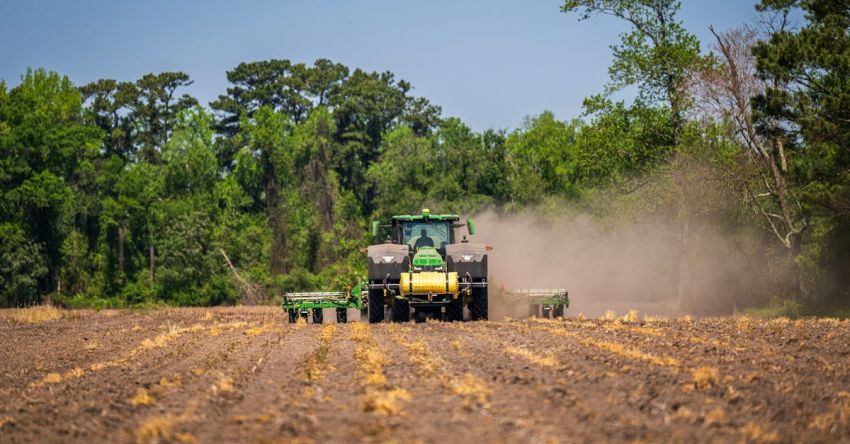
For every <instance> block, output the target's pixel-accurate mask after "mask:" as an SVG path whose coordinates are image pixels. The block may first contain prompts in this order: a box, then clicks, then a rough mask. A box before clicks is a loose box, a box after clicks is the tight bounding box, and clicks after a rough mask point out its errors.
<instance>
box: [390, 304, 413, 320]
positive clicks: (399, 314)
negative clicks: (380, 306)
mask: <svg viewBox="0 0 850 444" xmlns="http://www.w3.org/2000/svg"><path fill="white" fill-rule="evenodd" d="M392 317H393V322H410V302H408V301H403V300H401V299H396V300H395V301H394V302H393V308H392Z"/></svg>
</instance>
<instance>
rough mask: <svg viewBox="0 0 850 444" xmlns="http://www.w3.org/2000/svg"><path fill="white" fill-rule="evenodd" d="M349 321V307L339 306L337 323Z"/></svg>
mask: <svg viewBox="0 0 850 444" xmlns="http://www.w3.org/2000/svg"><path fill="white" fill-rule="evenodd" d="M346 322H348V309H347V308H337V309H336V323H337V324H345V323H346Z"/></svg>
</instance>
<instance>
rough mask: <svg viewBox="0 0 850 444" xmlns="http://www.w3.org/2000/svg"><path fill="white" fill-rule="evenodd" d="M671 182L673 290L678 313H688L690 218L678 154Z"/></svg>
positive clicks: (675, 155) (690, 306) (689, 302)
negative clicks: (673, 204)
mask: <svg viewBox="0 0 850 444" xmlns="http://www.w3.org/2000/svg"><path fill="white" fill-rule="evenodd" d="M673 159H674V161H673V168H674V170H673V181H674V184H675V187H676V224H675V229H676V234H675V236H676V275H675V278H674V284H673V285H674V290H675V294H676V299H677V301H678V303H679V311H681V312H688V311H690V310H692V309H693V303H692V302H693V301H691V295H690V290H691V288H690V271H691V269H690V251H689V242H688V239H689V236H690V228H691V227H690V218H689V215H688V204H687V197H686V196H685V185H686V184H685V177H684V173H683V171H682V166H681V157H680V155H679V154H678V153H676V154H674V157H673Z"/></svg>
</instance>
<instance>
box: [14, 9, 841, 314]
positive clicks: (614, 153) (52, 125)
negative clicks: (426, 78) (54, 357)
mask: <svg viewBox="0 0 850 444" xmlns="http://www.w3.org/2000/svg"><path fill="white" fill-rule="evenodd" d="M678 8H679V5H678V2H675V1H661V2H658V1H637V2H634V1H629V2H626V1H616V0H569V1H567V2H566V3H565V4H564V6H563V8H562V10H563V12H567V13H574V12H577V13H579V14H580V18H587V17H590V16H594V15H596V14H609V15H613V16H615V17H619V18H620V19H623V20H625V21H626V22H627V23H628V24H629V25H630V26H632V31H631V33H627V34H624V36H623V37H622V41H621V42H620V43H619V44H617V45H615V46H614V47H613V49H614V62H613V64H612V66H611V69H610V73H611V82H610V83H609V85H608V86H607V87H606V90H605V92H604V93H603V94H600V95H597V96H593V97H590V98H588V99H587V100H586V102H585V110H586V113H585V115H583V116H579V118H577V119H575V120H572V121H567V122H563V121H559V120H557V119H556V118H555V117H554V115H553V114H552V113H549V112H544V113H542V114H540V115H539V116H536V117H532V118H528V119H527V120H526V121H525V122H524V124H523V125H522V126H521V127H520V128H518V129H516V130H513V131H504V130H487V131H484V132H476V131H473V130H472V129H470V128H469V127H468V126H466V125H465V124H464V123H463V122H462V121H461V120H460V119H457V118H446V117H445V116H443V115H442V112H441V110H440V108H439V107H438V106H436V105H434V104H432V103H430V102H429V101H428V100H427V99H426V98H422V97H416V96H415V95H414V94H413V93H412V86H411V85H410V84H409V83H408V82H405V81H403V80H398V79H396V77H395V76H394V75H393V74H392V73H390V72H383V73H380V72H366V71H363V70H360V69H354V70H352V69H350V68H349V67H346V66H343V65H341V64H338V63H334V62H332V61H329V60H325V59H320V60H317V61H315V62H314V63H313V64H312V65H306V64H301V63H293V62H290V61H287V60H267V61H259V62H251V63H242V64H240V65H239V66H237V67H236V68H234V69H233V70H231V71H228V72H227V78H228V81H229V82H230V87H229V88H228V89H227V91H226V93H225V94H222V95H221V96H219V98H218V99H217V100H215V101H213V102H212V103H210V104H209V106H208V107H202V106H200V105H199V103H198V101H197V100H196V99H195V98H193V97H191V96H190V95H188V94H186V93H185V91H186V89H187V88H186V87H187V86H189V85H191V83H192V81H191V79H190V77H189V75H187V74H185V73H181V72H166V73H159V74H148V75H145V76H143V77H142V78H140V79H138V80H136V81H133V82H123V81H117V80H113V79H102V80H99V81H96V82H93V83H91V84H88V85H82V86H77V85H73V84H72V83H71V82H70V81H69V80H68V79H67V78H66V77H63V76H61V75H59V74H57V73H54V72H48V71H45V70H40V69H39V70H29V71H27V73H26V74H24V75H23V76H22V78H21V81H20V83H19V84H18V85H16V86H14V87H12V88H7V87H6V85H5V83H0V149H2V153H0V192H2V204H0V263H2V264H3V267H2V269H0V304H3V305H5V306H19V305H27V304H33V303H38V302H40V301H42V300H44V299H45V298H47V297H50V298H51V299H52V300H53V301H55V302H60V303H63V304H65V305H69V306H82V305H95V306H126V305H145V304H155V303H169V304H180V305H209V304H230V303H235V302H237V301H239V300H240V299H242V300H243V301H254V300H256V299H258V298H259V299H262V298H264V297H266V298H267V297H273V296H274V295H276V294H278V293H279V292H281V291H284V290H288V289H307V288H326V289H338V288H340V287H342V286H345V285H348V284H350V283H352V282H354V280H355V279H356V277H357V276H361V275H362V274H363V271H364V266H365V265H364V263H363V260H362V253H360V251H359V249H360V248H361V247H363V246H365V245H366V244H367V243H368V240H369V239H368V234H367V226H368V221H369V220H371V219H385V218H387V217H388V216H390V215H392V214H395V213H402V212H410V211H417V210H418V209H419V208H422V207H425V206H430V207H431V208H435V209H439V210H440V211H446V212H448V211H454V212H461V213H472V212H475V211H478V210H482V209H485V208H495V209H497V211H505V212H513V211H523V210H524V209H528V208H534V209H536V210H540V211H542V212H544V213H547V212H548V213H549V214H552V213H557V212H558V211H560V210H559V209H560V208H561V207H563V206H570V207H572V208H580V209H581V210H582V211H584V212H587V213H589V214H592V215H593V216H594V217H596V218H598V220H599V221H600V223H611V221H612V220H616V221H617V223H634V222H639V221H640V220H645V219H649V218H652V219H654V220H657V219H658V218H659V216H661V219H663V220H666V221H668V223H669V226H670V228H671V233H673V235H674V237H675V240H676V242H677V243H678V245H679V246H680V248H679V250H678V251H679V256H678V259H677V261H678V265H677V266H678V269H679V278H678V279H677V281H676V282H674V283H673V285H674V286H675V287H676V289H675V291H676V292H678V294H679V295H680V297H681V298H688V297H689V296H688V294H689V292H690V289H691V286H692V285H694V284H693V282H695V281H696V279H694V278H693V275H694V274H696V273H697V272H698V270H695V269H694V268H695V267H694V265H693V264H694V263H695V262H694V261H693V258H692V257H693V256H694V255H696V254H698V251H697V250H695V249H694V248H693V247H692V246H691V245H692V243H689V239H691V238H692V236H694V233H698V232H699V231H700V230H701V229H703V228H704V227H706V226H711V227H713V228H717V227H725V228H726V229H727V230H728V231H729V232H746V233H748V234H750V235H752V236H755V238H756V239H758V242H754V243H752V244H747V245H741V249H742V250H746V253H747V254H749V255H751V256H752V257H754V258H756V263H758V264H759V265H760V266H761V267H760V268H758V269H753V273H757V275H754V276H753V277H752V278H753V280H763V281H766V282H768V284H769V285H767V286H760V287H759V288H766V289H767V290H766V291H764V292H762V293H760V294H758V295H755V296H752V297H749V299H748V300H749V301H751V302H754V303H764V302H766V301H767V300H768V299H770V298H779V299H782V300H785V299H791V300H796V301H804V302H808V303H811V304H812V305H815V304H817V305H832V306H841V305H842V304H843V305H844V306H846V304H847V302H848V300H850V294H848V287H850V285H849V284H850V253H849V252H850V248H848V247H850V245H848V244H850V240H849V239H850V189H848V184H850V181H848V179H850V173H848V165H850V138H848V136H850V132H848V129H850V128H848V126H849V125H850V123H848V122H850V119H848V118H847V117H848V116H847V113H848V112H850V111H848V109H850V108H848V106H847V105H848V104H850V86H848V85H847V84H846V79H847V78H850V77H848V76H847V74H848V73H847V72H846V71H847V66H850V63H846V62H847V60H848V59H850V55H848V54H850V38H848V35H847V29H848V24H850V13H848V11H847V10H846V8H844V9H842V8H840V7H837V6H834V5H833V2H828V1H815V0H811V1H802V2H793V1H771V0H764V1H763V2H762V3H761V4H760V5H759V8H760V9H761V10H762V11H763V17H764V18H765V20H764V21H765V23H768V24H769V27H766V28H759V29H754V28H741V29H737V30H731V31H728V32H726V33H717V34H716V37H717V38H716V42H711V45H713V47H714V50H712V51H710V52H709V53H708V54H705V53H701V52H700V45H699V42H698V41H697V39H696V38H695V37H694V36H693V35H692V34H691V33H689V32H688V31H687V30H686V29H684V28H683V27H682V25H681V22H680V21H679V20H678V19H677V17H676V14H677V12H678ZM795 8H802V9H803V10H804V11H805V13H806V23H805V24H803V26H802V27H800V28H799V29H798V30H796V31H795V30H793V29H794V28H792V27H790V26H789V24H788V20H787V19H788V17H789V14H790V12H791V11H792V10H793V9H795ZM626 86H636V87H637V88H638V91H639V92H640V94H639V97H638V99H637V100H635V101H634V102H633V103H630V104H626V103H622V102H615V101H613V100H612V99H611V95H610V94H611V93H613V92H614V91H616V90H618V89H620V88H623V87H626Z"/></svg>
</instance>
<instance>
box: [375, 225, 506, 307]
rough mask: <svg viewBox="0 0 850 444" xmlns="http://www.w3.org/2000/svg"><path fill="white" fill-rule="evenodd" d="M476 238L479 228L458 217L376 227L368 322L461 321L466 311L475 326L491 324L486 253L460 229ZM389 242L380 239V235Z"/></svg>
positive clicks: (482, 245) (483, 246)
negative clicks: (483, 322)
mask: <svg viewBox="0 0 850 444" xmlns="http://www.w3.org/2000/svg"><path fill="white" fill-rule="evenodd" d="M464 226H466V227H467V232H468V233H469V235H470V236H473V235H474V234H475V222H474V221H473V220H472V219H468V220H467V221H466V223H465V224H464V223H460V217H459V216H457V215H455V214H431V212H430V211H429V210H428V209H424V210H422V213H421V214H414V215H401V216H393V218H392V220H391V221H390V223H388V224H381V223H380V222H372V236H373V238H374V241H375V242H374V244H373V245H371V246H369V248H368V249H367V261H368V262H367V279H368V281H367V284H366V288H367V290H368V295H367V297H366V300H367V303H368V314H369V322H370V323H376V322H381V321H383V320H384V319H385V317H386V313H385V307H388V308H389V310H388V311H389V315H390V318H391V320H392V321H393V322H408V321H410V318H411V313H412V314H413V316H415V318H416V321H417V322H422V321H424V320H426V319H429V318H431V319H438V320H443V319H445V320H448V321H452V322H455V321H462V320H463V317H464V316H463V308H464V307H467V308H468V310H469V318H470V319H471V320H473V321H477V320H486V319H487V316H488V315H487V306H488V301H487V251H488V250H491V249H492V248H491V247H488V246H486V245H484V244H480V243H473V242H469V240H468V239H467V237H466V236H465V235H464V236H463V237H462V238H460V239H459V238H458V237H459V233H458V229H459V228H462V227H464ZM383 234H386V237H384V238H383V241H382V239H381V235H383Z"/></svg>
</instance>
